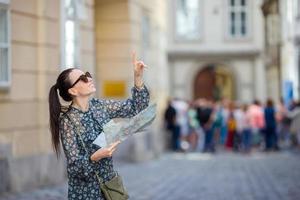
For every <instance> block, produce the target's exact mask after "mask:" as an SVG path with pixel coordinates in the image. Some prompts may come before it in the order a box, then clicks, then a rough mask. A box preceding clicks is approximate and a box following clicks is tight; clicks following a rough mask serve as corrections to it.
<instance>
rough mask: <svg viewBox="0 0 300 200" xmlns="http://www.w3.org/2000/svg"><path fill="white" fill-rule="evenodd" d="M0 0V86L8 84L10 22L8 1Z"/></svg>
mask: <svg viewBox="0 0 300 200" xmlns="http://www.w3.org/2000/svg"><path fill="white" fill-rule="evenodd" d="M1 2H2V1H0V87H8V86H9V84H10V39H9V38H10V35H9V34H10V31H9V27H10V24H9V23H10V22H9V8H8V3H1Z"/></svg>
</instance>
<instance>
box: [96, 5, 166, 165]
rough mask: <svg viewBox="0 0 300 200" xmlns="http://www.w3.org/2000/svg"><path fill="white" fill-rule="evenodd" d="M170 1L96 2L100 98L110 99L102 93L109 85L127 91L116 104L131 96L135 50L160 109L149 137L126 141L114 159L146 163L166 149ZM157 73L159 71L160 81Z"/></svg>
mask: <svg viewBox="0 0 300 200" xmlns="http://www.w3.org/2000/svg"><path fill="white" fill-rule="evenodd" d="M165 8H166V1H158V0H157V1H151V2H150V1H145V0H140V1H129V0H128V1H127V0H113V1H107V0H102V1H96V4H95V9H96V10H95V13H96V15H95V20H96V21H95V24H96V63H97V65H96V71H97V79H98V83H97V86H98V94H97V95H98V96H99V97H101V98H114V97H110V96H106V94H105V92H104V90H103V88H104V86H105V84H106V82H107V81H110V82H121V83H123V84H125V87H126V92H125V94H124V95H122V96H120V97H116V98H117V99H125V98H128V97H130V95H131V93H130V90H131V88H132V86H133V66H132V62H131V53H132V51H136V53H137V57H138V59H141V60H143V61H144V62H145V63H146V65H147V66H148V67H147V68H146V70H145V73H144V82H145V84H146V86H147V87H148V89H149V90H150V93H151V102H155V103H157V104H158V114H157V120H156V121H155V122H154V124H153V125H152V127H151V128H150V129H149V131H148V132H147V133H143V134H139V135H137V136H135V137H134V138H132V139H130V140H127V141H125V142H124V143H122V144H121V145H120V147H119V148H118V150H117V152H116V157H119V158H125V159H129V160H134V161H138V160H145V159H149V158H152V157H154V156H156V155H158V154H159V153H160V152H161V151H162V149H163V140H162V139H161V137H162V136H161V135H160V134H161V124H160V121H161V116H162V113H161V110H162V108H163V107H164V104H165V100H166V96H167V89H168V88H167V84H168V79H167V78H166V77H167V73H168V72H167V67H166V63H167V62H166V52H165V51H166V22H165V17H164V15H165V14H166V9H165ZM143 17H146V18H147V19H148V26H149V27H148V28H149V31H148V32H146V33H147V34H148V35H147V39H149V44H147V45H148V46H147V47H145V46H144V43H143V41H144V40H145V38H143V37H144V35H143V26H144V24H143V23H144V21H143V20H142V19H143ZM157 71H161V73H160V75H159V76H157V73H156V72H157Z"/></svg>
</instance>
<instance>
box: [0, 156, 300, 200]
mask: <svg viewBox="0 0 300 200" xmlns="http://www.w3.org/2000/svg"><path fill="white" fill-rule="evenodd" d="M298 153H299V152H298ZM298 153H297V152H279V153H275V152H271V153H261V152H256V153H252V154H251V155H241V154H234V153H229V152H228V153H227V152H225V153H218V154H214V155H212V154H200V153H188V154H181V153H168V154H165V155H163V156H162V157H160V158H159V159H157V160H152V161H147V162H143V163H136V164H132V163H124V162H116V163H115V165H116V168H117V169H118V170H119V172H120V174H121V175H122V176H123V179H124V182H125V185H126V187H127V189H128V191H129V194H130V197H131V198H130V199H132V200H201V199H205V200H227V199H228V200H234V199H236V200H268V199H269V200H297V199H300V190H299V188H300V170H299V169H300V156H299V154H298ZM66 193H67V186H66V184H63V185H60V186H56V187H50V188H42V189H39V190H35V191H32V192H27V193H23V194H22V195H6V196H3V197H0V200H17V199H18V200H37V199H43V200H62V199H66Z"/></svg>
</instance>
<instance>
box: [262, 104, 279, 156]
mask: <svg viewBox="0 0 300 200" xmlns="http://www.w3.org/2000/svg"><path fill="white" fill-rule="evenodd" d="M264 117H265V150H266V151H269V150H278V149H279V148H278V145H277V137H276V119H275V109H274V104H273V101H272V100H271V99H268V100H267V103H266V107H265V110H264Z"/></svg>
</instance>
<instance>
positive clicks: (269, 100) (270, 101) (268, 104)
mask: <svg viewBox="0 0 300 200" xmlns="http://www.w3.org/2000/svg"><path fill="white" fill-rule="evenodd" d="M266 104H267V107H268V108H273V106H274V103H273V100H272V99H267V103H266Z"/></svg>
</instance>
